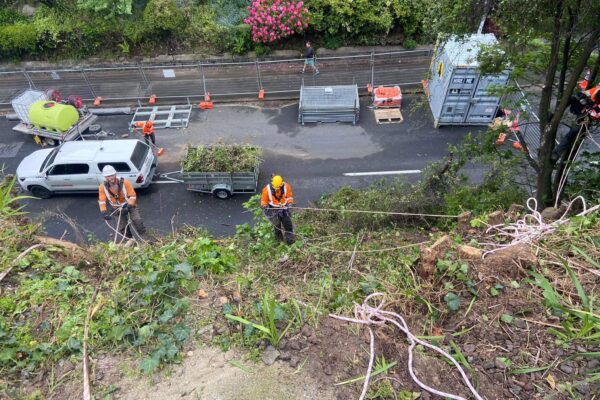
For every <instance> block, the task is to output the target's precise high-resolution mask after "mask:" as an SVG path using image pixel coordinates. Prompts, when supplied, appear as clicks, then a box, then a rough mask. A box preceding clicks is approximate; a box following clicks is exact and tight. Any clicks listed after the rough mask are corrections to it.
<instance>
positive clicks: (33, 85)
mask: <svg viewBox="0 0 600 400" xmlns="http://www.w3.org/2000/svg"><path fill="white" fill-rule="evenodd" d="M23 75H25V78H26V79H27V82H29V89H37V87H36V86H35V83H33V80H32V79H31V77H30V76H29V73H28V72H27V70H26V69H23Z"/></svg>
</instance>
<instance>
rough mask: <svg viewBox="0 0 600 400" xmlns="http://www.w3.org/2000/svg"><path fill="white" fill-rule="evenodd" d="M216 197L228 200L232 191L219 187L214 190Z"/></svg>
mask: <svg viewBox="0 0 600 400" xmlns="http://www.w3.org/2000/svg"><path fill="white" fill-rule="evenodd" d="M213 194H214V195H215V197H216V198H218V199H221V200H227V199H228V198H230V197H231V192H230V191H229V190H227V189H217V190H215V191H214V192H213Z"/></svg>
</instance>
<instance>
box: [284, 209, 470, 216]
mask: <svg viewBox="0 0 600 400" xmlns="http://www.w3.org/2000/svg"><path fill="white" fill-rule="evenodd" d="M290 208H291V209H294V210H310V211H333V212H338V213H346V212H349V213H362V214H384V215H404V216H409V217H432V218H458V215H446V214H421V213H408V212H391V211H369V210H338V209H335V208H316V207H296V206H292V207H290Z"/></svg>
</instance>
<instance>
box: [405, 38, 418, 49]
mask: <svg viewBox="0 0 600 400" xmlns="http://www.w3.org/2000/svg"><path fill="white" fill-rule="evenodd" d="M402 45H403V46H404V48H405V49H408V50H412V49H414V48H415V47H417V42H416V41H415V40H414V39H405V40H404V43H402Z"/></svg>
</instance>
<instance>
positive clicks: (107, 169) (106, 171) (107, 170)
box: [102, 165, 117, 177]
mask: <svg viewBox="0 0 600 400" xmlns="http://www.w3.org/2000/svg"><path fill="white" fill-rule="evenodd" d="M116 174H117V170H116V169H114V167H113V166H112V165H105V166H104V168H102V176H104V177H106V176H112V175H116Z"/></svg>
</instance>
